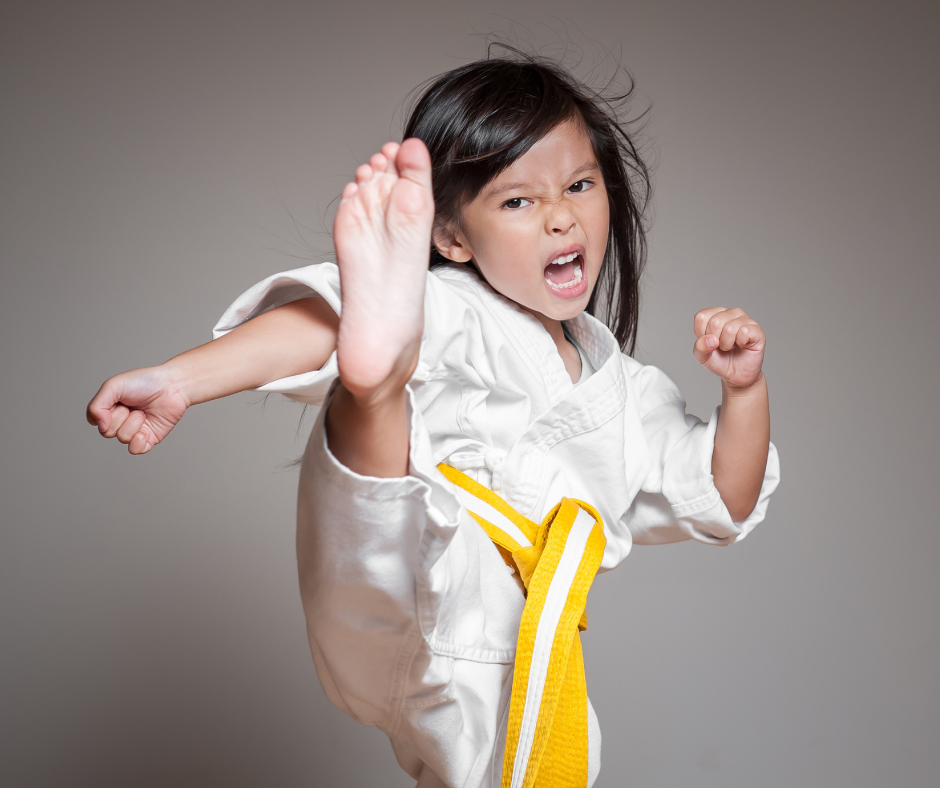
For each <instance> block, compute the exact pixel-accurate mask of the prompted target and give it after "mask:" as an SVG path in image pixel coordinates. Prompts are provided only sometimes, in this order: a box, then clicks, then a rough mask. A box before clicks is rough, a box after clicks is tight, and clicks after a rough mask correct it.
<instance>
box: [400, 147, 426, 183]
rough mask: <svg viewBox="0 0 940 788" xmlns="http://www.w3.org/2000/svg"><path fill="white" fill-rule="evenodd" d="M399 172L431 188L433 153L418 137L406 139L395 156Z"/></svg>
mask: <svg viewBox="0 0 940 788" xmlns="http://www.w3.org/2000/svg"><path fill="white" fill-rule="evenodd" d="M395 165H396V167H397V168H398V174H399V175H400V176H401V177H402V178H408V180H410V181H414V182H415V183H417V184H419V185H420V186H424V187H426V188H428V189H430V188H431V155H430V154H429V153H428V149H427V147H426V146H425V144H424V143H423V142H422V141H421V140H419V139H418V138H417V137H411V138H410V139H407V140H405V141H404V142H403V143H402V144H401V147H400V148H399V149H398V155H397V156H396V157H395Z"/></svg>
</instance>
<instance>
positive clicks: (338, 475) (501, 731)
mask: <svg viewBox="0 0 940 788" xmlns="http://www.w3.org/2000/svg"><path fill="white" fill-rule="evenodd" d="M404 136H405V141H404V142H403V143H402V144H401V145H399V144H396V143H394V142H389V143H387V144H386V145H384V146H383V147H382V150H381V152H380V153H376V154H375V155H374V156H372V158H371V159H370V160H369V162H368V163H367V164H363V165H362V166H361V167H359V169H358V170H357V171H356V177H355V182H353V183H350V184H348V185H347V186H346V187H345V189H344V190H343V193H342V198H341V201H340V205H339V209H338V212H337V216H336V220H335V224H334V240H335V245H336V254H337V261H338V266H334V265H332V264H327V263H324V264H321V265H311V266H308V267H306V268H301V269H298V270H295V271H288V272H286V273H283V274H278V275H275V276H272V277H269V278H268V279H266V280H265V281H263V282H261V283H260V284H258V285H256V286H255V287H253V288H252V289H250V290H248V291H247V292H246V293H245V294H244V295H242V296H241V297H240V298H238V299H237V300H236V301H235V303H234V304H233V305H232V306H231V307H230V308H229V310H228V311H227V312H226V313H225V314H224V315H223V317H222V319H221V320H220V322H219V323H218V325H217V326H216V328H215V337H216V339H215V341H213V342H210V343H209V344H207V345H203V346H202V347H199V348H196V349H194V350H191V351H188V352H186V353H183V354H182V355H180V356H177V357H176V358H174V359H171V360H170V361H168V362H166V363H165V364H163V365H161V366H159V367H154V368H150V369H139V370H133V371H131V372H126V373H124V374H122V375H118V376H116V377H114V378H111V379H110V380H108V381H106V382H105V384H104V385H103V386H102V388H101V390H100V391H99V392H98V394H97V395H95V397H94V399H93V400H92V401H91V403H90V404H89V406H88V420H89V421H90V422H91V423H92V424H95V425H97V426H98V429H99V431H100V432H101V434H102V435H104V436H105V437H108V438H112V437H117V438H118V440H119V441H121V442H122V443H125V444H127V445H128V448H129V450H130V452H131V453H132V454H145V453H146V452H148V451H150V450H151V449H152V448H153V447H154V446H156V445H157V444H158V443H160V442H161V441H162V440H163V439H164V438H165V437H166V436H167V434H168V433H169V432H170V430H171V429H172V428H173V426H174V425H175V424H176V423H177V422H178V421H179V419H180V418H181V417H182V415H183V413H184V412H185V410H186V409H187V408H188V407H190V406H191V405H193V404H195V403H198V402H205V401H207V400H210V399H215V398H217V397H222V396H226V395H228V394H232V393H234V392H237V391H243V390H246V389H260V390H261V391H268V392H270V391H274V392H282V393H284V394H287V395H288V396H290V397H292V398H294V399H297V400H300V401H302V402H306V403H312V404H316V405H322V406H323V407H322V409H321V412H320V415H319V418H318V420H317V423H316V425H315V426H314V428H313V431H312V433H311V436H310V440H309V444H308V447H307V451H306V453H305V456H304V460H303V464H302V467H301V474H300V492H299V504H298V526H297V554H298V564H299V570H300V586H301V595H302V598H303V604H304V610H305V613H306V617H307V628H308V633H309V638H310V647H311V651H312V654H313V659H314V663H315V665H316V669H317V673H318V676H319V678H320V681H321V683H322V685H323V688H324V691H325V692H326V694H327V695H328V697H329V698H330V700H331V701H332V702H333V703H334V704H335V705H336V706H338V707H339V708H340V709H342V710H343V711H344V712H346V713H347V714H349V715H351V716H352V717H353V718H355V719H357V720H359V721H360V722H362V723H364V724H367V725H377V726H379V727H380V728H381V729H382V730H383V731H384V732H385V733H387V734H388V736H389V738H390V739H391V742H392V746H393V748H394V750H395V754H396V756H397V758H398V761H399V763H400V764H401V766H402V768H403V769H405V770H406V771H407V772H408V773H409V774H411V775H412V776H413V777H415V778H416V779H417V780H418V785H419V786H421V787H422V788H426V787H427V786H441V785H446V786H495V785H500V784H502V785H504V786H513V788H515V787H516V786H531V785H534V784H536V781H537V783H538V785H556V784H557V785H578V786H585V785H591V784H592V783H593V782H594V780H595V778H596V776H597V773H598V769H599V766H600V732H599V729H598V726H597V720H596V718H595V716H594V713H593V710H592V709H591V706H590V703H589V701H588V700H587V696H586V694H585V691H584V676H583V668H582V663H581V651H580V642H579V640H578V637H577V632H578V629H579V628H583V627H584V626H585V625H586V622H585V620H584V616H583V610H584V601H585V596H586V594H587V589H588V587H589V586H590V582H591V580H592V579H593V576H594V573H595V572H596V571H597V570H598V569H599V568H600V569H611V568H613V567H615V566H616V565H617V564H619V563H620V562H621V561H622V560H623V559H624V557H625V556H626V555H627V553H628V552H629V550H630V548H631V545H632V544H633V543H640V544H661V543H666V542H676V541H680V540H684V539H696V540H698V541H701V542H705V543H709V544H718V545H725V544H730V543H732V542H735V541H737V540H739V539H741V538H743V537H744V536H745V535H746V534H747V533H748V532H749V531H750V530H751V529H752V528H753V527H754V525H755V524H757V523H758V522H759V521H760V520H762V519H763V517H764V513H765V511H766V507H767V500H768V497H769V496H770V494H771V493H772V492H773V490H774V488H775V487H776V484H777V479H778V464H777V458H776V452H775V450H774V448H773V446H772V445H771V444H770V443H769V413H768V404H767V386H766V381H765V379H764V376H763V374H762V373H761V361H762V358H763V352H764V334H763V332H762V331H761V329H760V327H759V326H758V324H757V323H756V322H755V321H754V320H752V319H751V318H749V317H748V316H747V315H746V314H745V313H744V312H743V311H741V310H740V309H725V308H723V307H712V308H708V309H704V310H702V311H701V312H699V313H698V314H697V315H696V316H695V319H694V328H695V334H696V336H697V339H696V341H695V345H694V347H693V353H694V355H695V358H696V359H697V360H698V361H699V362H700V363H701V364H703V365H704V366H706V367H707V368H708V369H709V370H710V371H712V372H714V373H715V374H716V375H718V376H719V377H720V379H721V382H722V405H721V408H720V411H716V413H715V414H714V415H713V416H712V418H711V420H710V421H709V422H708V423H707V424H703V423H701V422H700V421H699V420H698V419H696V418H695V417H693V416H688V415H686V414H685V404H684V402H683V400H682V398H681V395H680V394H679V392H678V391H677V390H676V388H675V386H674V385H673V384H672V383H671V382H670V381H669V380H668V379H667V378H666V376H665V375H664V374H663V373H662V372H660V371H659V370H658V369H656V368H654V367H650V366H644V365H642V364H640V363H638V362H637V361H635V360H633V359H632V358H631V357H630V356H629V355H625V354H624V353H623V352H622V349H632V347H633V343H634V337H635V330H636V321H637V303H638V292H637V287H638V278H639V274H640V270H641V267H642V262H643V252H644V249H645V245H644V237H643V231H642V226H641V221H640V220H641V210H642V206H643V201H644V198H645V196H646V187H647V185H648V181H647V178H646V169H645V167H644V166H643V164H642V162H641V161H640V160H639V158H638V156H637V154H636V150H635V147H634V146H633V144H632V142H631V140H630V138H629V136H628V135H627V134H626V133H625V132H624V130H623V129H622V128H621V126H620V125H618V122H617V118H616V114H615V113H614V111H613V109H612V108H611V106H610V105H609V104H608V103H606V102H604V101H603V100H601V99H600V98H599V97H598V96H597V95H596V94H594V93H592V92H590V91H589V90H588V89H587V88H585V87H584V86H583V85H581V84H579V83H578V82H577V81H575V80H574V79H573V78H572V77H571V76H570V75H569V74H568V73H566V72H564V71H563V70H561V69H559V68H557V67H555V66H553V65H551V64H549V63H545V62H542V61H538V60H534V59H530V58H517V59H492V60H485V61H480V62H476V63H471V64H470V65H468V66H464V67H462V68H458V69H456V70H454V71H452V72H449V73H447V74H444V75H443V76H441V77H439V78H438V79H437V80H436V81H435V82H434V83H433V84H432V85H431V86H430V87H429V88H428V89H427V90H426V91H425V93H424V94H423V96H422V97H421V99H420V100H419V102H418V103H417V105H416V107H415V109H414V111H413V113H412V115H411V117H410V119H409V121H408V124H407V128H406V130H405V135H404ZM432 176H433V177H432ZM429 253H430V263H431V266H430V276H429V275H428V267H429V266H428V264H429ZM595 312H597V313H599V314H602V315H604V316H605V318H606V320H607V323H608V325H609V326H610V328H608V327H607V325H604V323H602V322H600V321H599V320H598V319H596V318H595V317H594V316H592V315H593V314H594V313H595ZM719 412H720V418H719V416H718V413H719ZM471 513H472V514H471Z"/></svg>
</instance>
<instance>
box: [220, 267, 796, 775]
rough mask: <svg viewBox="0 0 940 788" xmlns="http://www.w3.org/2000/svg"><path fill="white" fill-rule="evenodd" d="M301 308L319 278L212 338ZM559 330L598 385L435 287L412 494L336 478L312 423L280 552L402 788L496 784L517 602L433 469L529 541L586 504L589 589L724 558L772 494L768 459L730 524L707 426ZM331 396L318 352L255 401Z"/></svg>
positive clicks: (516, 315) (574, 323)
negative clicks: (504, 510) (522, 523)
mask: <svg viewBox="0 0 940 788" xmlns="http://www.w3.org/2000/svg"><path fill="white" fill-rule="evenodd" d="M311 295H319V296H321V297H322V298H325V299H326V300H327V301H328V302H329V304H330V305H331V306H332V308H333V309H334V310H335V311H336V312H337V313H339V312H340V306H341V303H340V289H339V272H338V269H337V268H336V266H335V265H333V264H330V263H323V264H320V265H311V266H307V267H305V268H300V269H296V270H294V271H288V272H285V273H282V274H276V275H274V276H271V277H269V278H267V279H265V280H264V281H263V282H260V283H259V284H257V285H255V286H254V287H253V288H251V289H250V290H248V291H247V292H246V293H244V294H243V295H242V296H240V297H239V298H238V299H237V300H236V301H235V302H234V304H233V305H232V306H231V307H229V309H228V310H227V311H226V312H225V314H224V315H223V316H222V318H221V320H220V321H219V323H218V325H217V326H216V328H215V331H214V334H215V336H216V337H218V336H221V335H223V334H224V333H226V332H227V331H230V330H231V329H233V328H235V327H236V326H237V325H239V324H241V323H242V322H244V321H245V320H248V319H250V318H251V317H253V316H255V315H257V314H260V313H261V312H264V311H266V310H268V309H272V308H274V307H277V306H280V305H282V304H285V303H288V302H290V301H293V300H296V299H298V298H304V297H308V296H311ZM565 325H566V327H567V329H568V330H569V331H570V333H571V335H572V336H573V337H574V339H575V340H576V341H577V342H578V344H580V345H581V347H582V348H583V350H584V351H585V353H586V354H587V356H588V358H589V359H590V361H591V364H592V366H593V367H594V369H595V370H596V371H595V372H594V374H593V375H591V376H590V377H589V378H587V379H586V380H584V381H583V382H581V383H580V384H578V385H575V384H573V383H572V382H571V378H570V376H569V375H568V373H567V371H566V369H565V366H564V363H563V362H562V360H561V357H560V356H559V354H558V351H557V349H556V346H555V343H554V341H553V340H552V339H551V337H550V336H549V334H548V332H547V331H546V330H545V329H544V327H543V326H542V325H541V324H540V323H539V322H538V321H537V320H536V319H535V318H534V317H532V316H531V315H530V314H529V313H527V312H525V311H524V310H522V309H521V308H520V307H519V306H517V305H516V304H514V303H513V302H512V301H509V300H508V299H506V298H504V297H502V296H501V295H499V294H498V293H496V292H495V291H494V290H492V288H490V287H489V286H488V285H487V284H485V283H484V282H482V281H480V279H478V278H477V276H476V275H475V274H474V273H473V272H472V271H470V270H468V269H467V268H466V267H464V266H457V265H454V266H447V267H442V268H437V269H435V270H433V271H431V272H430V273H429V275H428V278H427V287H426V295H425V328H424V335H423V337H422V341H421V351H420V357H419V361H418V365H417V368H416V370H415V373H414V375H413V377H412V379H411V382H410V384H409V386H408V395H409V397H408V401H409V421H410V430H411V448H410V468H409V473H410V475H409V476H408V477H406V478H401V479H375V478H370V477H363V476H359V475H357V474H355V473H353V472H352V471H350V470H349V469H348V468H345V467H344V466H342V465H341V464H340V463H339V462H337V461H336V459H335V458H334V457H333V456H332V454H331V453H330V452H329V449H328V448H327V446H326V440H325V433H324V429H323V414H322V412H321V414H320V418H319V419H318V420H317V423H316V425H315V426H314V429H313V431H312V433H311V436H310V440H309V443H308V446H307V451H306V453H305V455H304V460H303V464H302V466H301V474H300V490H299V497H298V519H297V546H298V547H297V549H298V564H299V569H300V586H301V596H302V599H303V603H304V611H305V613H306V616H307V629H308V634H309V638H310V647H311V651H312V653H313V659H314V663H315V665H316V669H317V675H318V676H319V678H320V682H321V684H322V685H323V689H324V691H325V692H326V694H327V696H328V697H329V699H330V701H331V702H332V703H334V704H335V705H336V706H337V707H339V708H340V709H341V710H342V711H344V712H345V713H347V714H349V715H350V716H352V717H353V718H354V719H356V720H358V721H360V722H362V723H364V724H367V725H377V726H378V727H379V728H380V729H381V730H383V731H384V732H385V733H386V734H387V735H388V736H389V738H390V739H391V742H392V746H393V748H394V750H395V754H396V756H397V758H398V761H399V763H400V764H401V766H402V768H403V769H405V771H407V772H408V773H409V774H411V775H412V776H413V777H415V778H416V779H418V785H419V787H420V788H426V787H427V786H438V785H447V786H469V787H472V786H498V785H499V784H500V777H501V770H502V758H503V746H504V742H505V724H506V718H507V715H508V710H509V698H510V693H511V689H512V671H513V660H514V656H515V647H516V639H517V635H518V627H519V619H520V617H521V614H522V608H523V606H524V602H525V600H524V597H523V594H522V590H521V588H520V586H519V585H518V583H517V580H516V579H515V577H514V576H513V575H512V573H511V571H510V570H509V569H508V567H507V566H506V564H505V563H504V562H503V560H502V559H501V557H500V556H499V553H498V552H497V550H496V548H495V546H494V545H493V544H492V543H491V542H490V540H489V538H488V537H487V536H486V534H485V533H484V532H483V530H482V528H480V526H479V525H478V524H477V523H476V522H475V521H474V520H473V519H472V518H470V517H469V515H468V514H467V513H466V511H465V510H464V509H463V508H462V507H461V506H460V504H459V503H458V501H457V498H456V496H455V495H454V493H453V489H452V488H451V486H450V484H449V482H447V481H446V480H445V479H444V478H443V476H441V475H440V473H439V472H438V471H437V469H436V466H437V464H438V463H440V462H446V463H448V464H449V465H453V466H454V467H456V468H458V469H460V470H463V471H464V472H465V473H467V474H469V475H470V476H472V477H473V478H475V479H476V480H477V481H479V482H481V483H482V484H484V485H486V486H487V487H489V488H490V489H492V490H493V491H494V492H496V493H498V494H499V495H500V496H502V497H503V498H504V499H505V500H506V501H507V502H508V503H510V504H511V505H512V506H513V507H515V508H516V509H517V510H518V511H519V512H521V513H522V514H524V515H526V516H527V517H529V518H530V519H532V520H535V521H536V522H540V521H541V520H542V519H543V517H544V515H545V514H546V513H547V512H548V511H549V510H550V509H551V508H552V507H553V506H554V505H555V504H556V503H557V502H558V501H559V500H560V499H561V498H562V497H563V496H567V497H569V498H578V499H581V500H584V501H587V502H588V503H590V504H591V505H593V506H594V507H595V508H596V509H597V510H598V512H599V513H600V514H601V516H602V517H603V520H604V528H605V534H606V537H607V547H606V550H605V553H604V559H603V563H602V565H601V571H605V570H608V569H612V568H613V567H615V566H617V565H618V564H619V563H620V562H621V561H622V560H623V559H624V558H625V557H626V555H627V554H628V553H629V551H630V548H631V546H632V544H633V543H634V542H636V543H638V544H663V543H668V542H677V541H682V540H685V539H696V540H698V541H700V542H705V543H708V544H715V545H727V544H731V543H732V542H735V541H737V540H739V539H742V538H744V536H746V535H747V534H748V533H749V532H750V530H751V529H752V528H753V527H754V526H755V525H756V524H757V523H759V522H760V521H761V520H762V519H763V518H764V515H765V512H766V509H767V504H768V499H769V497H770V495H771V493H772V492H773V491H774V489H775V488H776V486H777V482H778V479H779V463H778V460H777V452H776V449H775V448H774V446H773V445H771V447H770V452H769V455H768V458H767V470H766V473H765V477H764V483H763V486H762V488H761V492H760V497H759V500H758V503H757V506H756V507H755V508H754V511H753V512H752V513H751V515H750V516H749V517H748V518H747V519H746V520H744V521H743V522H738V523H736V522H733V521H732V520H731V517H730V515H729V514H728V511H727V509H726V507H725V505H724V503H723V502H722V500H721V497H720V495H719V493H718V490H717V489H716V488H715V485H714V481H713V478H712V475H711V457H712V450H713V446H714V435H715V428H716V426H717V421H718V413H717V410H716V412H715V413H714V414H713V415H712V417H711V419H710V421H709V422H708V423H703V422H701V421H699V420H698V419H697V418H696V417H694V416H691V415H687V414H686V413H685V402H684V401H683V399H682V396H681V394H680V393H679V391H678V389H677V388H676V387H675V385H674V384H673V383H672V381H670V380H669V379H668V378H667V377H666V376H665V375H664V374H663V373H662V372H661V371H660V370H658V369H656V368H655V367H652V366H646V365H642V364H640V363H638V362H637V361H635V360H634V359H632V358H630V357H629V356H626V355H624V354H623V353H621V352H620V348H619V346H618V345H617V341H616V339H615V338H614V337H613V335H612V334H611V333H610V331H609V330H608V329H607V327H606V326H604V325H603V324H602V323H600V322H599V321H597V320H595V319H594V318H593V317H591V316H590V315H588V314H586V313H582V314H581V315H579V316H578V317H576V318H575V319H573V320H569V321H566V323H565ZM336 377H337V367H336V355H335V353H334V354H333V356H332V357H331V358H330V359H329V361H328V362H327V363H326V365H324V367H323V368H322V369H321V370H318V371H314V372H309V373H305V374H302V375H296V376H294V377H290V378H285V379H283V380H278V381H274V382H272V383H269V384H267V385H265V386H262V387H261V389H260V390H261V391H266V392H280V393H283V394H285V395H287V396H288V397H291V398H292V399H296V400H299V401H301V402H305V403H308V404H312V405H323V404H324V402H325V401H326V400H327V398H328V397H329V395H330V392H331V390H332V386H333V383H334V382H335V380H336ZM588 686H589V687H590V676H588ZM588 718H589V734H588V738H589V751H590V753H589V761H590V766H589V779H588V784H589V785H590V784H592V783H593V781H594V779H595V777H596V775H597V772H598V770H599V767H600V731H599V729H598V727H597V720H596V717H595V715H594V712H593V709H590V707H589V712H588Z"/></svg>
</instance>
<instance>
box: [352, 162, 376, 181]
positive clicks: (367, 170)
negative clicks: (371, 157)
mask: <svg viewBox="0 0 940 788" xmlns="http://www.w3.org/2000/svg"><path fill="white" fill-rule="evenodd" d="M373 175H374V173H373V172H372V168H371V167H370V166H369V165H368V164H360V165H359V166H358V167H357V168H356V183H358V184H363V183H365V182H366V181H367V180H369V179H371V178H372V176H373Z"/></svg>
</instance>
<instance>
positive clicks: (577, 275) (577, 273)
mask: <svg viewBox="0 0 940 788" xmlns="http://www.w3.org/2000/svg"><path fill="white" fill-rule="evenodd" d="M545 281H546V282H548V283H549V284H550V285H551V286H552V287H554V288H555V289H556V290H567V289H568V288H569V287H574V286H575V285H579V284H581V264H580V263H575V264H574V277H572V279H571V281H570V282H565V283H564V284H563V285H559V284H556V283H555V282H553V281H552V280H551V279H549V278H548V277H547V276H546V277H545Z"/></svg>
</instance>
